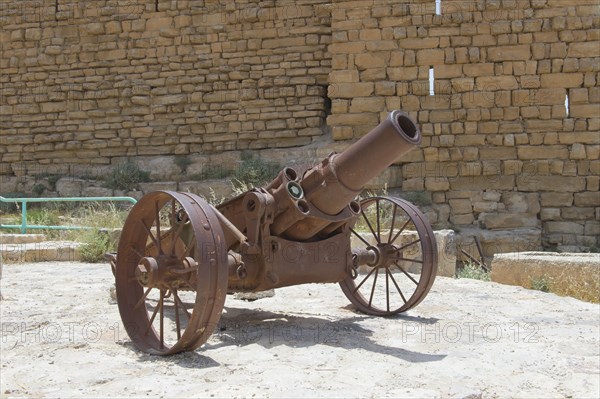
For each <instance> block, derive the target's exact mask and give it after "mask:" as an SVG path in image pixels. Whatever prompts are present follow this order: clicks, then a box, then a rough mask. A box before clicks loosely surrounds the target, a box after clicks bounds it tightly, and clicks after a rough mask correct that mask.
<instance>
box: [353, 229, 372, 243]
mask: <svg viewBox="0 0 600 399" xmlns="http://www.w3.org/2000/svg"><path fill="white" fill-rule="evenodd" d="M350 231H351V232H352V233H354V235H355V236H357V237H358V239H359V240H361V241H362V242H364V243H365V245H366V246H367V247H370V246H371V244H369V243H368V242H367V241H366V240H365V239H364V238H362V237H361V236H360V234H358V233H357V232H356V231H354V229H350Z"/></svg>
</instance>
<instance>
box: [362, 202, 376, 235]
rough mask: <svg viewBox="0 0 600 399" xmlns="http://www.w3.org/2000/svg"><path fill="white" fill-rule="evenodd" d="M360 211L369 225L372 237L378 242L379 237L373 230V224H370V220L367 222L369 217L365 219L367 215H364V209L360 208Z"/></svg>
mask: <svg viewBox="0 0 600 399" xmlns="http://www.w3.org/2000/svg"><path fill="white" fill-rule="evenodd" d="M361 213H362V215H363V218H364V219H365V222H367V226H369V229H370V230H371V233H373V237H375V239H376V240H377V243H378V244H379V237H377V234H375V230H373V226H371V222H369V219H367V215H365V211H364V209H363V210H361Z"/></svg>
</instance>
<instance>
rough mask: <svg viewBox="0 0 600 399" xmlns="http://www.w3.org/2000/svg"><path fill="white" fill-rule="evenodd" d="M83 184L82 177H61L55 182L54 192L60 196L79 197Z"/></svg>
mask: <svg viewBox="0 0 600 399" xmlns="http://www.w3.org/2000/svg"><path fill="white" fill-rule="evenodd" d="M85 184H86V182H85V180H82V179H75V178H72V177H63V178H61V179H58V181H57V182H56V192H57V193H58V194H59V195H60V196H61V197H80V196H81V193H82V192H83V188H84V187H85Z"/></svg>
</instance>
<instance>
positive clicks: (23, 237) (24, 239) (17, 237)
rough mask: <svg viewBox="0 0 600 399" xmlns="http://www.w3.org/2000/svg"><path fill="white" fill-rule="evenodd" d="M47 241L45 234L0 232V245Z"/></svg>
mask: <svg viewBox="0 0 600 399" xmlns="http://www.w3.org/2000/svg"><path fill="white" fill-rule="evenodd" d="M42 241H46V236H45V235H43V234H0V245H2V244H29V243H35V242H42Z"/></svg>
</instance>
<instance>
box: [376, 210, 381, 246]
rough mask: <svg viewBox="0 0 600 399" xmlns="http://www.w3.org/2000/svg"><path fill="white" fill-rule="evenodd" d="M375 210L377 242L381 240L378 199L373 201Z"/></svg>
mask: <svg viewBox="0 0 600 399" xmlns="http://www.w3.org/2000/svg"><path fill="white" fill-rule="evenodd" d="M375 210H376V211H377V242H381V225H380V221H379V217H380V216H379V200H377V201H375Z"/></svg>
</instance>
